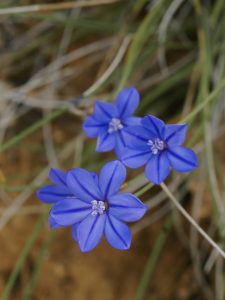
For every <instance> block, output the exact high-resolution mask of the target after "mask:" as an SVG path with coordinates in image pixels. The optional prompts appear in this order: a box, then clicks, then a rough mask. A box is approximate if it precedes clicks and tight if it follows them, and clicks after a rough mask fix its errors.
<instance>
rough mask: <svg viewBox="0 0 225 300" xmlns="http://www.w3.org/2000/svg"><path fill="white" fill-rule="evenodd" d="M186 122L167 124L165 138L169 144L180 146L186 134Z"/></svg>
mask: <svg viewBox="0 0 225 300" xmlns="http://www.w3.org/2000/svg"><path fill="white" fill-rule="evenodd" d="M186 129H187V125H186V124H179V125H166V129H165V134H164V140H165V142H166V143H167V145H168V146H180V145H182V144H183V143H184V140H185V136H186Z"/></svg>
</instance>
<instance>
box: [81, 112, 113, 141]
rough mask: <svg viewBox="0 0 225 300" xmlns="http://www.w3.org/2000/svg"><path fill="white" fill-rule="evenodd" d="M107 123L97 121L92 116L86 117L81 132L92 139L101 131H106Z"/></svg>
mask: <svg viewBox="0 0 225 300" xmlns="http://www.w3.org/2000/svg"><path fill="white" fill-rule="evenodd" d="M107 126H108V122H102V121H97V120H96V119H95V118H94V117H93V116H88V117H87V118H86V119H85V120H84V123H83V131H84V132H85V134H86V135H87V136H88V137H90V138H94V137H97V136H98V135H99V134H100V132H102V130H103V129H105V130H106V129H107Z"/></svg>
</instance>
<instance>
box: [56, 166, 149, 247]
mask: <svg viewBox="0 0 225 300" xmlns="http://www.w3.org/2000/svg"><path fill="white" fill-rule="evenodd" d="M125 178H126V168H125V167H124V165H123V164H122V163H121V162H119V161H112V162H109V163H107V164H106V165H105V166H104V167H103V168H102V169H101V171H100V174H99V176H96V177H94V176H93V175H92V173H91V172H89V171H87V170H85V169H80V168H77V169H72V170H70V171H69V172H68V174H67V178H66V184H67V186H68V189H69V191H72V193H73V194H74V195H75V197H74V198H73V197H65V199H61V200H60V201H57V202H56V203H55V205H54V206H53V208H52V209H51V212H50V216H51V218H52V219H53V220H54V221H55V222H56V223H57V224H58V225H59V226H72V229H73V239H74V240H75V241H77V242H78V244H79V246H80V249H81V251H82V252H88V251H90V250H92V249H93V248H94V247H96V246H97V244H98V243H99V242H100V240H101V237H102V236H103V235H104V236H105V237H106V239H107V241H108V242H109V244H110V245H111V246H112V247H114V248H117V249H120V250H126V249H129V248H130V244H131V232H130V229H129V227H128V226H127V225H126V224H124V222H133V221H137V220H138V219H140V218H141V217H142V216H143V215H144V214H145V212H146V209H147V207H146V205H145V204H143V203H142V202H141V201H140V200H139V199H138V198H137V197H135V196H134V195H132V194H130V193H119V189H120V187H121V185H122V184H123V182H124V180H125Z"/></svg>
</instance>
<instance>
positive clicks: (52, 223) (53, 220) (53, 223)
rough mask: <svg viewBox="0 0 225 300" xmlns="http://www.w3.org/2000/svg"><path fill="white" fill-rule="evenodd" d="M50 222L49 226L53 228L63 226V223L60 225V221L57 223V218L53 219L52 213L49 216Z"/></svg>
mask: <svg viewBox="0 0 225 300" xmlns="http://www.w3.org/2000/svg"><path fill="white" fill-rule="evenodd" d="M48 224H49V227H50V228H52V229H56V228H60V227H63V226H62V225H59V224H58V223H56V221H55V219H53V217H52V216H51V215H49V217H48Z"/></svg>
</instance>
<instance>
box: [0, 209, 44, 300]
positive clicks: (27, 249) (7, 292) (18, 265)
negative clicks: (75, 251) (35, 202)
mask: <svg viewBox="0 0 225 300" xmlns="http://www.w3.org/2000/svg"><path fill="white" fill-rule="evenodd" d="M46 217H47V213H46V211H45V212H44V213H43V214H42V215H41V216H40V218H39V219H38V221H37V223H36V224H35V226H34V229H33V231H32V233H31V234H30V236H29V237H28V239H27V241H26V244H25V246H24V248H23V250H22V252H21V254H20V256H19V257H18V260H17V262H16V264H15V266H14V268H13V270H12V272H11V274H10V276H9V279H8V281H7V283H6V286H5V289H4V290H3V293H2V295H1V298H0V300H8V299H10V298H9V297H10V293H11V290H12V288H13V286H14V284H15V281H16V279H17V277H18V275H19V273H20V271H21V269H22V268H23V266H24V264H25V262H26V259H27V257H28V254H29V253H30V251H31V249H32V247H33V245H34V243H35V242H36V240H37V238H38V237H39V234H40V231H41V230H42V227H43V224H44V223H45V221H46Z"/></svg>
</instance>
